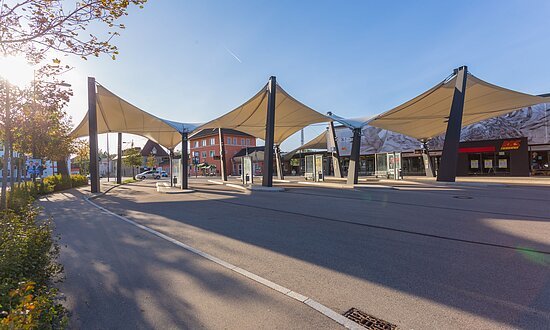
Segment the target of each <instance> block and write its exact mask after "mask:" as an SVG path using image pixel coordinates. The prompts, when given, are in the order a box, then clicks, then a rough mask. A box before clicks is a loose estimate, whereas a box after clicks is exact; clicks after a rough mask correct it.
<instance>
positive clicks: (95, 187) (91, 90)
mask: <svg viewBox="0 0 550 330" xmlns="http://www.w3.org/2000/svg"><path fill="white" fill-rule="evenodd" d="M88 130H89V131H88V134H89V136H90V182H91V188H92V189H91V191H92V193H98V192H99V190H100V186H99V159H98V155H97V109H96V92H95V78H94V77H88Z"/></svg>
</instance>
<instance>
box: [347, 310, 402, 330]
mask: <svg viewBox="0 0 550 330" xmlns="http://www.w3.org/2000/svg"><path fill="white" fill-rule="evenodd" d="M344 316H345V317H347V318H348V319H350V320H352V321H354V322H357V323H359V324H361V325H362V326H363V327H365V328H367V329H371V330H394V329H397V325H395V324H391V323H389V322H387V321H384V320H382V319H379V318H377V317H374V316H372V315H369V314H367V313H365V312H363V311H360V310H358V309H357V308H352V309H350V310H349V311H347V312H345V313H344Z"/></svg>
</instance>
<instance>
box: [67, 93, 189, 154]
mask: <svg viewBox="0 0 550 330" xmlns="http://www.w3.org/2000/svg"><path fill="white" fill-rule="evenodd" d="M96 107H97V132H98V134H101V133H110V132H116V133H130V134H136V135H140V136H143V137H146V138H148V139H150V140H153V141H155V142H157V143H159V144H161V145H163V146H165V147H166V148H168V149H172V148H174V147H176V146H177V145H178V144H180V143H181V133H182V132H191V131H192V130H194V129H195V128H196V127H197V126H198V125H196V124H189V123H178V122H174V121H171V120H166V119H161V118H158V117H156V116H154V115H152V114H150V113H148V112H146V111H143V110H141V109H140V108H138V107H136V106H134V105H132V104H130V103H129V102H127V101H125V100H124V99H122V98H120V97H118V96H117V95H115V94H114V93H112V92H111V91H109V90H108V89H107V88H105V87H103V86H101V85H99V84H97V92H96ZM88 125H89V123H88V113H86V115H85V116H84V118H83V119H82V121H81V122H80V124H78V126H77V127H76V128H75V129H74V130H73V131H72V132H71V135H72V136H73V137H75V138H78V137H84V136H88V135H89V131H88V129H89V127H88Z"/></svg>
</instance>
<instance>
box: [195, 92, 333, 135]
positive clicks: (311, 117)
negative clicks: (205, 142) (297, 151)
mask: <svg viewBox="0 0 550 330" xmlns="http://www.w3.org/2000/svg"><path fill="white" fill-rule="evenodd" d="M267 87H268V85H265V86H264V87H263V88H262V89H261V90H260V91H259V92H258V93H257V94H256V95H254V96H253V97H252V98H251V99H250V100H248V101H247V102H245V103H244V104H242V105H241V106H239V107H237V108H236V109H234V110H233V111H230V112H228V113H226V114H225V115H223V116H221V117H218V118H216V119H214V120H212V121H210V122H208V123H206V124H204V125H202V126H200V127H199V128H198V129H197V131H200V130H202V129H205V128H231V129H236V130H238V131H241V132H244V133H248V134H250V135H252V136H254V137H256V138H259V139H264V140H265V126H266V115H267ZM275 98H276V101H275V103H276V105H275V138H274V143H275V144H281V143H282V142H283V141H284V140H285V139H286V138H288V137H289V136H291V135H292V134H294V133H296V132H297V131H299V130H300V129H302V128H304V127H306V126H309V125H311V124H315V123H322V122H329V121H331V119H330V118H329V117H327V116H325V115H323V114H321V113H319V112H317V111H315V110H313V109H311V108H310V107H308V106H306V105H304V104H303V103H301V102H299V101H298V100H296V99H295V98H293V97H292V96H290V95H289V94H288V93H287V92H285V91H284V90H283V89H282V88H281V86H279V84H277V89H276V95H275Z"/></svg>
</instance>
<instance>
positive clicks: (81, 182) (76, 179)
mask: <svg viewBox="0 0 550 330" xmlns="http://www.w3.org/2000/svg"><path fill="white" fill-rule="evenodd" d="M71 182H72V184H73V188H76V187H80V186H86V185H87V184H88V178H87V177H85V176H84V175H80V174H73V175H71Z"/></svg>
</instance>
